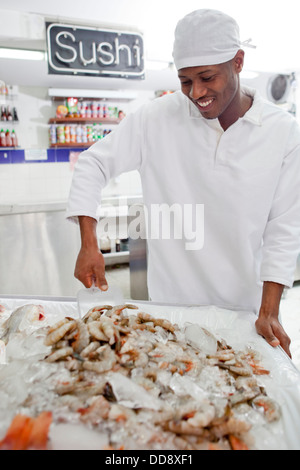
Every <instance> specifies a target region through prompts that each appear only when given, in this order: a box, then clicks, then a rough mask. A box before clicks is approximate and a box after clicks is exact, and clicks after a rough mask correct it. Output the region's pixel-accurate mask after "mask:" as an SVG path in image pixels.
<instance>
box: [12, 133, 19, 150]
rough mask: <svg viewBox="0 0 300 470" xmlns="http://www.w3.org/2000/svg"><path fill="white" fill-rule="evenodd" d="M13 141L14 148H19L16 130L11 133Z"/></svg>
mask: <svg viewBox="0 0 300 470" xmlns="http://www.w3.org/2000/svg"><path fill="white" fill-rule="evenodd" d="M11 140H12V146H13V147H17V146H18V138H17V134H16V132H15V130H14V129H13V130H12V131H11Z"/></svg>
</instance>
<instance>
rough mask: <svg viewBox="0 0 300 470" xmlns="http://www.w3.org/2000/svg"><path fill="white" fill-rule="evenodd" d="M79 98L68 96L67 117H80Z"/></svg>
mask: <svg viewBox="0 0 300 470" xmlns="http://www.w3.org/2000/svg"><path fill="white" fill-rule="evenodd" d="M77 105H78V98H67V101H66V107H67V109H68V113H67V117H79V115H78V107H77Z"/></svg>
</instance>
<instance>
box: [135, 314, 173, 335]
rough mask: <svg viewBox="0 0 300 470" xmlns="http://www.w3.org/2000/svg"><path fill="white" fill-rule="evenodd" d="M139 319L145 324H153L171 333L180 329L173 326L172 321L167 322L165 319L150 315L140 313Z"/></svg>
mask: <svg viewBox="0 0 300 470" xmlns="http://www.w3.org/2000/svg"><path fill="white" fill-rule="evenodd" d="M137 317H138V319H139V320H140V321H141V322H143V323H144V322H145V323H147V322H152V323H153V325H154V326H161V327H162V328H164V329H165V330H168V331H170V332H171V333H174V332H175V330H176V329H178V326H177V325H173V324H172V323H171V322H170V321H168V320H165V319H164V318H154V317H152V316H151V315H149V313H145V312H139V313H138V315H137Z"/></svg>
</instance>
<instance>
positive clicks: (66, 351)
mask: <svg viewBox="0 0 300 470" xmlns="http://www.w3.org/2000/svg"><path fill="white" fill-rule="evenodd" d="M73 353H74V351H73V348H71V347H70V346H68V347H66V348H61V349H56V350H54V352H52V353H51V354H50V355H49V356H47V357H46V358H45V360H46V362H56V361H59V360H60V359H65V358H66V357H68V356H72V354H73Z"/></svg>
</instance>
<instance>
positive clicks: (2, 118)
mask: <svg viewBox="0 0 300 470" xmlns="http://www.w3.org/2000/svg"><path fill="white" fill-rule="evenodd" d="M1 121H7V114H6V108H5V106H2V107H1Z"/></svg>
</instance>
